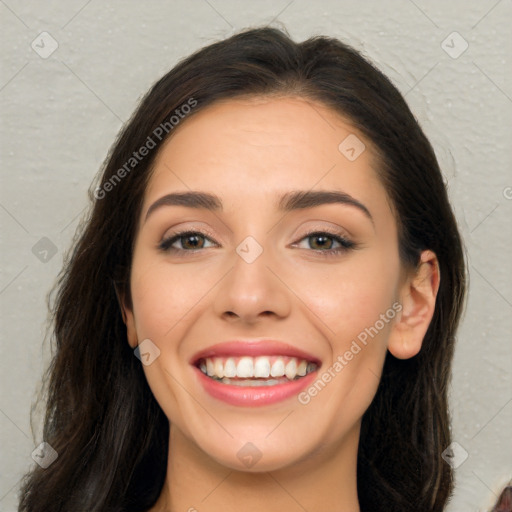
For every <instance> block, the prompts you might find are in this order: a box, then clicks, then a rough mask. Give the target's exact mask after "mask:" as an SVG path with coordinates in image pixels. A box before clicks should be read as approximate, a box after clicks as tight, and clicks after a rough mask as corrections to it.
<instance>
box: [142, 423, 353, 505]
mask: <svg viewBox="0 0 512 512" xmlns="http://www.w3.org/2000/svg"><path fill="white" fill-rule="evenodd" d="M358 442H359V424H358V425H357V426H356V427H354V429H353V430H352V431H351V432H349V433H348V434H347V435H346V436H345V437H344V438H343V440H342V441H341V442H340V444H339V446H326V447H322V448H321V450H318V451H317V453H313V454H309V455H308V456H307V457H305V458H304V459H303V460H301V461H299V462H297V463H295V464H293V466H289V467H286V468H281V469H278V470H275V471H270V472H261V473H251V472H243V471H238V470H233V469H230V468H228V467H225V466H222V465H220V464H218V463H217V462H215V461H214V460H213V459H211V458H209V457H208V456H207V455H205V453H204V452H202V451H201V450H200V449H199V448H198V447H197V446H196V445H195V444H194V443H192V442H191V441H190V440H189V439H188V438H186V437H185V436H184V435H183V434H182V433H181V432H180V431H179V430H178V429H177V428H176V427H174V426H173V425H172V424H171V428H170V439H169V454H172V456H169V457H168V465H167V477H166V481H165V484H164V487H163V489H162V493H161V495H160V498H159V499H158V502H157V503H156V505H155V506H154V507H153V508H152V509H151V511H150V512H176V511H188V512H202V511H206V510H208V512H235V511H236V512H239V511H240V510H244V512H260V511H261V510H265V511H268V512H278V511H279V512H281V511H283V510H286V511H290V512H292V511H297V512H299V511H300V512H304V510H307V511H308V512H320V511H322V512H323V511H324V510H330V511H332V512H338V511H339V512H360V509H359V503H358V499H357V479H356V470H357V448H358Z"/></svg>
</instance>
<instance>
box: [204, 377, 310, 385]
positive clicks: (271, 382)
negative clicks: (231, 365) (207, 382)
mask: <svg viewBox="0 0 512 512" xmlns="http://www.w3.org/2000/svg"><path fill="white" fill-rule="evenodd" d="M210 378H211V379H213V380H216V381H217V382H222V383H223V384H231V385H233V386H275V385H277V384H283V383H285V382H292V381H294V380H297V379H301V378H302V377H300V376H298V375H297V376H296V377H295V378H294V379H291V380H290V379H288V378H287V377H281V378H278V379H243V380H242V379H228V378H227V377H224V378H222V379H219V378H218V377H210Z"/></svg>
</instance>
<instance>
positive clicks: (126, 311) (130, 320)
mask: <svg viewBox="0 0 512 512" xmlns="http://www.w3.org/2000/svg"><path fill="white" fill-rule="evenodd" d="M114 290H115V292H116V297H117V302H118V303H119V308H120V310H121V315H122V317H123V322H124V324H125V325H126V335H127V338H128V344H129V345H130V347H132V348H133V349H135V348H136V347H137V344H138V340H137V329H136V325H135V316H134V314H133V311H132V308H131V307H128V305H127V303H126V297H125V294H124V293H123V292H121V291H120V290H119V288H118V287H117V285H116V284H115V283H114Z"/></svg>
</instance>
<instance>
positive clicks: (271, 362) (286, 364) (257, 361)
mask: <svg viewBox="0 0 512 512" xmlns="http://www.w3.org/2000/svg"><path fill="white" fill-rule="evenodd" d="M196 367H197V368H199V370H201V372H202V373H204V374H205V375H206V376H207V377H210V378H211V379H212V380H215V381H217V382H221V383H223V384H230V385H234V386H248V387H251V386H276V385H278V384H283V383H286V382H291V381H295V380H299V379H301V378H303V377H305V376H306V375H308V374H309V373H312V372H314V371H316V370H317V369H318V365H317V364H316V363H314V362H312V361H308V360H306V359H300V358H297V357H288V356H258V357H250V356H243V357H207V358H201V359H199V360H198V361H197V364H196Z"/></svg>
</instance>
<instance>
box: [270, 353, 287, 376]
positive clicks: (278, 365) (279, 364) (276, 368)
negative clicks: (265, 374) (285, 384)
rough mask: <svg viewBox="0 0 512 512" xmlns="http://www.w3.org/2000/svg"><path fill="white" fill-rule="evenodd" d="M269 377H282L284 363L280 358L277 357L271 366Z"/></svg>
mask: <svg viewBox="0 0 512 512" xmlns="http://www.w3.org/2000/svg"><path fill="white" fill-rule="evenodd" d="M270 375H271V376H272V377H283V376H284V361H283V360H282V359H281V358H280V357H278V358H277V359H276V360H275V362H274V364H273V365H272V368H271V369H270Z"/></svg>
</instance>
